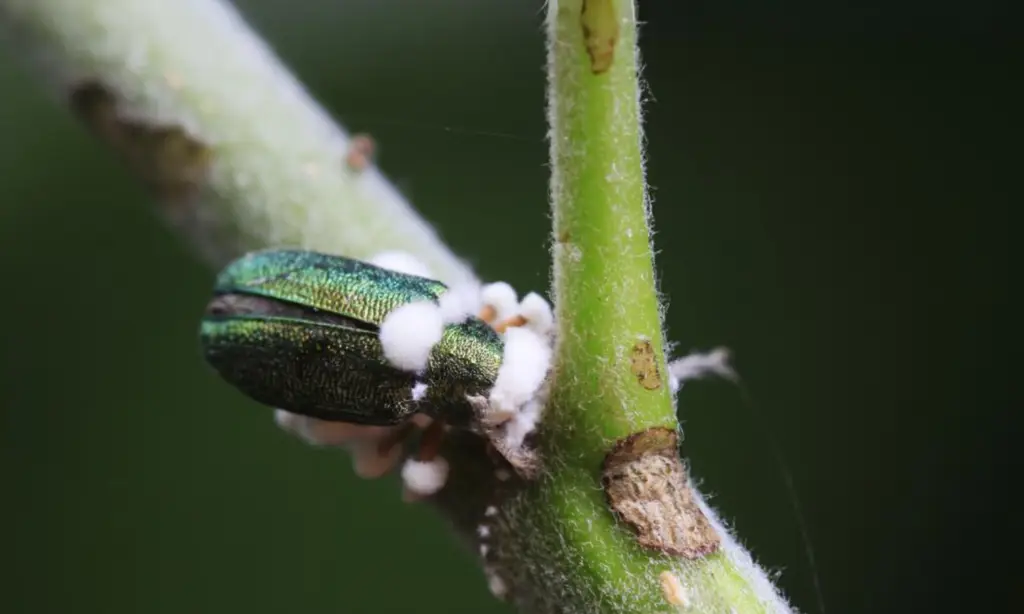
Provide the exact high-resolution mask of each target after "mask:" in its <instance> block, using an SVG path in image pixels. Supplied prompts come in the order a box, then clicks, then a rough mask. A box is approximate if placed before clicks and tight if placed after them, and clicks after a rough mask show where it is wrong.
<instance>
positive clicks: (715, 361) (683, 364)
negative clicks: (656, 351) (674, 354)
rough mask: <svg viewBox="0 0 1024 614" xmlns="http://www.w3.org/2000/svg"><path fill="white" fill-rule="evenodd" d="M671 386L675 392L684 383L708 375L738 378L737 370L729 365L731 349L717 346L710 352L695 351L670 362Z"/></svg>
mask: <svg viewBox="0 0 1024 614" xmlns="http://www.w3.org/2000/svg"><path fill="white" fill-rule="evenodd" d="M668 373H669V387H670V388H671V390H672V394H675V393H676V392H678V391H679V389H680V388H682V387H683V384H684V383H686V382H688V381H690V380H695V379H701V378H702V377H706V376H708V375H718V376H719V377H724V378H726V379H736V372H735V371H733V368H732V367H731V366H730V365H729V349H728V348H715V349H713V350H711V351H710V352H706V353H701V352H694V353H693V354H687V355H686V356H683V357H682V358H677V359H676V360H673V361H672V362H670V363H668Z"/></svg>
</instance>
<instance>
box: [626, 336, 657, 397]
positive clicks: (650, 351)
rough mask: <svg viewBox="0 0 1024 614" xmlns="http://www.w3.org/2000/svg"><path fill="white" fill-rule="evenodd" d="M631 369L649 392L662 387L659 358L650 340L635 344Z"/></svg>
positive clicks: (631, 355)
mask: <svg viewBox="0 0 1024 614" xmlns="http://www.w3.org/2000/svg"><path fill="white" fill-rule="evenodd" d="M629 360H630V367H631V368H632V370H633V375H635V376H636V379H637V381H638V382H640V385H641V386H643V387H644V388H646V389H647V390H657V389H658V388H660V387H661V370H660V369H659V368H658V357H657V356H656V355H655V353H654V346H653V345H651V342H650V340H648V339H642V340H640V341H637V342H636V343H634V344H633V349H632V351H631V352H630V355H629Z"/></svg>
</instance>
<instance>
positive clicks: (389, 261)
mask: <svg viewBox="0 0 1024 614" xmlns="http://www.w3.org/2000/svg"><path fill="white" fill-rule="evenodd" d="M370 264H373V265H376V266H379V267H380V268H382V269H388V270H391V271H397V272H399V273H405V274H407V275H416V276H418V277H426V278H428V279H432V278H433V274H432V273H431V272H430V268H429V267H427V265H426V264H424V263H423V261H421V260H420V259H419V258H417V257H416V256H413V255H412V254H410V253H407V252H400V251H388V252H380V253H379V254H377V255H375V256H374V257H373V258H370Z"/></svg>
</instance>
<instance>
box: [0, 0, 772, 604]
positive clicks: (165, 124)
mask: <svg viewBox="0 0 1024 614" xmlns="http://www.w3.org/2000/svg"><path fill="white" fill-rule="evenodd" d="M548 24H549V42H550V47H549V69H550V70H549V79H550V89H549V104H550V107H549V113H550V120H551V135H550V136H551V154H552V165H553V177H552V200H553V202H552V205H553V211H554V217H555V232H554V257H555V275H554V277H555V294H556V306H557V309H558V316H559V318H558V320H559V327H560V330H559V337H558V338H559V343H558V347H557V362H556V365H555V371H554V376H553V384H552V387H551V391H550V392H551V401H550V403H549V406H548V408H547V411H546V414H545V417H544V419H543V422H542V425H541V429H540V432H539V433H538V438H539V445H540V450H541V452H542V458H543V471H542V475H541V477H540V478H539V479H537V480H535V481H526V480H523V479H521V478H519V477H517V476H514V475H511V476H510V475H507V474H502V473H500V472H497V471H495V466H496V465H495V464H494V463H493V462H492V461H491V460H490V456H488V453H487V451H486V450H485V447H484V442H483V440H481V439H480V438H479V437H476V436H475V435H471V434H468V433H456V434H453V436H452V437H450V438H449V439H448V442H447V444H446V451H445V452H444V454H445V455H446V457H447V458H448V459H449V460H450V461H451V464H452V474H451V476H450V478H449V482H448V485H447V486H446V487H445V488H444V489H443V490H442V491H441V492H440V493H439V494H438V495H437V496H436V497H434V498H433V499H432V503H434V504H435V505H436V506H437V507H438V508H439V509H440V510H441V511H442V513H443V514H444V515H445V516H446V517H447V518H448V519H449V520H450V521H452V523H453V524H454V525H455V526H456V527H457V528H458V529H460V534H461V535H462V536H463V537H464V538H466V539H468V540H470V541H471V542H472V543H473V545H474V548H476V549H477V550H478V551H479V552H480V554H481V558H482V560H483V563H484V566H485V569H486V570H487V572H488V577H489V580H490V583H491V587H492V590H494V592H495V593H496V594H499V595H507V596H508V597H509V598H510V599H512V600H513V601H514V602H516V603H517V604H518V605H519V606H520V607H521V608H522V609H523V610H526V611H535V612H660V611H676V610H683V609H692V610H693V611H700V612H737V613H747V612H786V611H788V606H786V604H785V602H784V601H783V600H782V599H781V597H779V596H778V594H777V593H776V591H775V590H774V588H773V587H772V585H771V583H770V582H769V581H768V579H767V578H766V576H765V575H764V573H763V572H762V571H761V570H760V569H759V568H758V567H757V566H756V565H754V564H753V563H752V562H751V560H750V557H749V555H748V554H747V553H746V552H745V551H744V550H743V549H742V548H741V547H740V546H739V545H738V544H736V543H735V541H734V540H733V539H732V538H731V537H730V536H729V535H728V533H727V532H726V530H725V528H724V527H723V526H722V524H721V523H720V522H719V521H718V520H717V519H716V518H715V516H714V514H713V512H712V511H711V510H710V509H709V508H708V507H707V506H706V505H705V504H704V503H703V501H702V500H701V498H700V496H699V494H697V493H696V492H695V491H694V490H693V489H692V488H691V487H690V485H689V482H688V479H687V477H686V473H685V469H684V468H683V466H682V464H681V463H680V462H679V457H678V454H677V452H676V428H677V425H676V420H675V415H674V408H673V403H672V397H671V393H670V390H669V389H670V385H669V377H670V374H669V373H668V371H667V369H666V365H665V357H664V352H663V345H664V344H663V339H662V332H661V319H660V306H659V302H658V298H657V294H656V284H655V279H654V273H653V264H652V260H653V258H652V252H651V249H650V245H649V236H650V230H649V211H648V206H647V198H646V191H645V185H644V176H643V164H642V162H643V159H642V148H641V145H642V143H641V132H640V111H639V109H640V105H639V86H638V83H639V81H638V60H637V55H636V16H635V7H634V5H633V2H632V1H631V0H566V1H558V0H551V1H550V2H549V14H548ZM0 26H2V27H3V29H4V31H5V32H6V33H7V34H8V35H9V36H10V37H11V39H12V40H13V42H14V44H15V45H16V47H13V48H15V49H17V50H18V51H19V53H21V52H23V51H26V50H27V51H29V52H30V55H31V56H32V57H33V58H34V59H35V60H36V64H35V66H36V67H38V69H39V70H38V73H39V74H40V75H41V76H46V77H47V78H48V79H49V81H50V84H51V86H52V89H53V91H54V92H56V93H57V95H58V96H59V97H60V98H61V99H62V100H64V101H66V102H67V103H68V104H69V106H70V108H71V109H72V110H73V111H74V112H75V113H76V114H78V115H79V116H80V117H81V118H82V119H83V120H84V121H85V122H86V123H87V125H88V126H89V127H90V128H92V129H93V130H94V131H95V132H96V133H97V134H98V135H99V136H100V137H101V138H103V139H104V140H105V141H107V142H108V143H109V144H110V145H111V146H113V147H114V148H115V149H116V150H117V151H118V152H119V153H120V154H121V155H122V156H123V157H124V158H125V159H126V160H127V162H128V163H129V164H130V165H131V167H132V168H133V169H134V170H135V172H136V173H137V174H138V175H140V176H141V177H142V178H143V180H145V181H146V182H147V184H148V185H149V186H150V187H151V189H152V190H153V192H154V194H155V195H156V196H157V200H158V202H159V203H160V205H161V211H162V212H163V213H164V214H165V215H166V216H167V217H168V218H170V219H171V220H172V221H173V222H175V223H176V224H177V225H178V226H179V227H180V228H181V229H182V230H183V231H184V232H185V233H186V234H187V235H188V236H189V237H191V238H192V239H194V240H195V241H196V243H197V244H198V245H200V247H202V248H203V250H204V252H205V253H206V254H207V255H208V256H209V258H210V259H211V260H212V261H213V262H214V263H221V262H223V261H225V260H227V259H230V258H232V257H234V256H236V255H238V254H239V253H241V252H243V251H246V250H250V249H256V248H261V247H266V246H276V245H297V246H302V247H307V248H312V249H317V250H320V251H326V252H334V253H339V254H343V255H347V256H351V257H356V258H366V257H369V256H371V255H373V254H374V253H377V252H380V251H383V250H389V249H397V250H402V251H406V252H409V253H412V254H413V255H415V256H416V257H418V258H419V259H421V260H422V261H424V262H425V263H426V264H427V265H428V266H429V267H430V268H431V269H432V270H433V271H434V272H435V274H436V275H437V276H438V277H439V278H440V279H442V280H443V281H446V282H449V283H461V282H465V281H470V280H472V279H473V275H472V272H471V271H470V270H469V269H468V267H466V266H465V265H464V264H463V263H462V262H461V261H460V260H459V259H458V258H457V257H456V256H454V255H453V254H452V253H451V252H450V250H449V249H448V248H447V247H446V246H445V245H444V244H443V243H441V242H440V241H439V240H438V238H437V237H436V236H435V234H434V232H433V230H432V229H431V228H430V227H429V226H428V225H427V224H426V223H425V222H423V221H422V220H421V219H420V218H419V216H418V215H417V214H416V213H415V212H414V211H413V210H412V208H411V207H410V206H409V205H408V204H407V203H406V202H405V201H404V200H403V199H402V198H401V197H400V196H399V194H398V193H397V191H396V190H395V189H394V188H393V187H392V186H391V185H390V184H389V183H388V182H387V181H386V180H385V179H384V178H383V176H382V175H381V174H380V173H379V172H378V171H377V170H376V169H375V168H374V167H373V166H372V164H370V165H367V164H366V160H365V159H364V156H363V154H364V153H365V142H362V141H356V143H357V145H355V149H354V150H353V147H354V145H353V141H352V139H350V137H349V136H348V135H346V134H345V132H344V131H343V130H342V129H341V128H339V127H338V126H337V125H336V124H334V123H333V122H332V121H331V120H330V118H329V117H328V116H327V115H326V114H325V113H324V111H323V110H322V109H321V108H320V107H319V106H318V105H317V104H316V103H315V102H314V101H313V100H312V99H311V98H310V97H309V96H308V94H307V93H306V92H305V91H304V90H303V89H302V87H301V86H300V85H299V84H298V83H297V82H296V80H295V79H294V78H293V77H292V76H291V75H290V74H289V73H288V72H287V70H286V69H285V68H284V67H283V66H282V65H281V63H280V62H279V61H278V59H277V58H276V57H274V55H273V54H272V52H271V51H270V50H269V49H268V48H267V46H266V45H265V44H264V43H263V42H261V41H260V40H259V39H258V38H257V37H256V36H255V35H254V34H253V33H252V32H251V31H250V30H249V29H248V28H247V27H246V26H245V24H244V23H243V21H242V20H241V19H240V18H239V16H238V15H237V14H236V12H235V11H234V9H233V8H231V7H230V6H229V5H228V4H226V3H225V2H223V1H222V0H176V1H174V2H170V1H167V0H103V1H94V2H82V1H80V0H0ZM350 154H354V155H350ZM659 472H660V473H659ZM648 478H650V479H648ZM635 485H639V486H641V488H639V489H635V488H633V486H635ZM637 492H639V493H640V494H642V495H644V496H648V497H649V501H648V500H640V499H637V498H636V493H637ZM645 503H652V505H653V508H652V509H658V510H661V511H660V512H659V513H661V514H669V516H663V517H660V518H661V519H664V520H669V521H680V522H670V523H669V525H670V526H672V527H676V526H685V527H688V532H685V533H683V534H681V535H677V534H674V533H673V534H671V535H668V534H666V533H665V532H664V531H662V527H660V525H658V523H657V522H653V521H654V520H658V518H657V517H652V516H651V515H650V514H649V512H645V511H644V510H646V509H647V508H648V507H650V506H647V507H645V506H644V505H643V504H645ZM659 506H660V507H659ZM673 506H674V507H673ZM613 512H614V514H613ZM645 514H646V515H645ZM671 514H676V515H677V516H674V517H673V516H671ZM669 533H672V531H669Z"/></svg>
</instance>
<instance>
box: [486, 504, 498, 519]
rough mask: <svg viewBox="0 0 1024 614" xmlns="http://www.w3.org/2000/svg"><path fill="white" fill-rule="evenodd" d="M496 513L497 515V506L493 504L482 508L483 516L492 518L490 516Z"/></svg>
mask: <svg viewBox="0 0 1024 614" xmlns="http://www.w3.org/2000/svg"><path fill="white" fill-rule="evenodd" d="M497 515H498V508H497V507H495V506H493V505H488V506H487V507H486V508H485V509H484V516H486V517H488V518H492V517H494V516H497Z"/></svg>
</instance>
